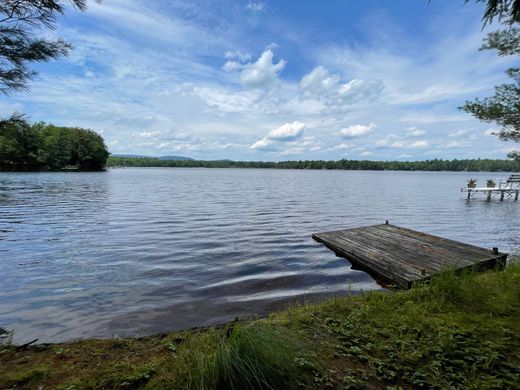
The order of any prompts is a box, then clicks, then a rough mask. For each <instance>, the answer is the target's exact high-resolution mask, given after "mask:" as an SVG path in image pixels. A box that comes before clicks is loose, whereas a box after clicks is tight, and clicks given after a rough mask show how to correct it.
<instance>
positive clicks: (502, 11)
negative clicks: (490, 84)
mask: <svg viewBox="0 0 520 390" xmlns="http://www.w3.org/2000/svg"><path fill="white" fill-rule="evenodd" d="M477 1H486V2H487V6H486V11H485V13H484V17H483V19H484V24H486V23H490V22H492V21H493V19H494V18H495V17H496V18H498V20H499V21H501V22H503V23H505V24H506V26H507V28H506V29H504V30H498V31H494V32H491V33H489V34H488V35H487V37H486V38H485V39H484V42H483V44H482V46H481V48H480V50H490V49H494V50H496V51H497V54H498V55H499V56H510V55H516V56H517V55H519V54H520V28H518V27H517V25H518V23H520V0H477ZM506 74H507V75H508V76H509V77H510V78H511V79H512V82H511V83H509V84H501V85H497V86H496V87H495V94H494V95H493V96H490V97H487V98H483V99H479V98H476V99H475V100H473V101H466V102H465V103H464V105H463V106H461V107H459V109H460V110H462V111H465V112H467V113H470V114H472V115H473V116H474V117H476V118H478V119H480V120H481V121H484V122H495V123H497V124H498V125H500V126H501V129H500V131H499V132H498V133H497V135H498V136H499V138H500V139H501V140H503V141H509V140H511V141H515V142H520V68H517V67H513V68H510V69H508V70H507V71H506ZM511 158H514V155H513V157H511Z"/></svg>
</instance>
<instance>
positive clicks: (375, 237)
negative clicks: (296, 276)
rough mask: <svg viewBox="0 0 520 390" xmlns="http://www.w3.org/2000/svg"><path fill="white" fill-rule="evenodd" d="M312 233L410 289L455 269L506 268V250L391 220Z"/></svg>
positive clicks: (359, 264) (369, 269) (352, 259)
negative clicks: (395, 223) (424, 231)
mask: <svg viewBox="0 0 520 390" xmlns="http://www.w3.org/2000/svg"><path fill="white" fill-rule="evenodd" d="M312 237H313V238H314V239H315V240H316V241H318V242H321V243H323V244H325V245H326V246H327V247H328V248H330V249H331V250H333V251H334V252H336V254H337V255H338V256H341V257H345V258H347V259H348V260H349V261H350V262H351V263H352V265H353V266H354V267H356V268H359V269H362V270H364V271H366V272H368V273H369V274H371V275H372V276H374V277H375V278H376V279H382V280H383V281H384V282H385V283H389V284H391V285H396V286H398V287H400V288H405V289H408V288H410V287H411V286H412V284H413V283H415V282H417V281H423V280H428V279H429V278H431V277H432V276H433V275H435V274H438V273H440V272H443V271H446V270H449V269H453V270H456V271H457V272H461V271H463V270H466V269H471V268H473V267H476V269H477V270H479V271H482V270H486V269H492V268H496V267H498V268H503V267H504V266H505V264H506V260H507V254H506V253H500V252H498V249H497V248H493V250H488V249H485V248H480V247H477V246H473V245H469V244H464V243H462V242H458V241H453V240H448V239H446V238H442V237H437V236H433V235H430V234H425V233H421V232H417V231H414V230H410V229H405V228H402V227H399V226H395V225H390V224H388V223H386V224H382V225H373V226H366V227H360V228H355V229H346V230H336V231H332V232H325V233H316V234H313V235H312Z"/></svg>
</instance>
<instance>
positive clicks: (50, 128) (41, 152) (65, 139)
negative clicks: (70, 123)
mask: <svg viewBox="0 0 520 390" xmlns="http://www.w3.org/2000/svg"><path fill="white" fill-rule="evenodd" d="M108 155H109V153H108V150H107V147H106V145H105V142H104V140H103V137H101V136H100V135H99V134H97V133H96V132H94V131H92V130H88V129H82V128H78V127H59V126H54V125H52V124H47V123H45V122H38V123H34V124H29V123H28V122H27V121H26V120H24V119H23V118H22V117H19V118H17V119H12V118H11V119H9V120H3V121H0V170H3V171H41V170H61V169H64V168H67V169H78V170H83V171H96V170H101V169H103V168H104V166H105V163H106V161H107V158H108Z"/></svg>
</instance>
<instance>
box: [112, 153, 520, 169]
mask: <svg viewBox="0 0 520 390" xmlns="http://www.w3.org/2000/svg"><path fill="white" fill-rule="evenodd" d="M519 164H520V162H518V161H514V160H493V159H464V160H457V159H455V160H442V159H434V160H425V161H370V160H347V159H342V160H337V161H325V160H299V161H280V162H270V161H232V160H209V161H208V160H206V161H205V160H161V159H159V158H153V157H147V158H131V157H115V156H111V157H109V158H108V161H107V166H110V167H173V168H275V169H350V170H378V171H380V170H393V171H485V172H512V171H515V170H519V169H520V167H519V166H518V165H519Z"/></svg>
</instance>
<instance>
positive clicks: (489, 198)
mask: <svg viewBox="0 0 520 390" xmlns="http://www.w3.org/2000/svg"><path fill="white" fill-rule="evenodd" d="M490 200H491V191H488V192H487V201H488V202H489V201H490Z"/></svg>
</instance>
